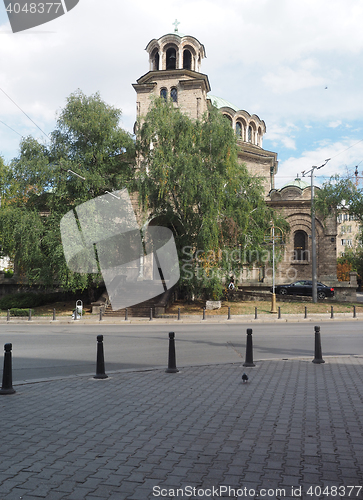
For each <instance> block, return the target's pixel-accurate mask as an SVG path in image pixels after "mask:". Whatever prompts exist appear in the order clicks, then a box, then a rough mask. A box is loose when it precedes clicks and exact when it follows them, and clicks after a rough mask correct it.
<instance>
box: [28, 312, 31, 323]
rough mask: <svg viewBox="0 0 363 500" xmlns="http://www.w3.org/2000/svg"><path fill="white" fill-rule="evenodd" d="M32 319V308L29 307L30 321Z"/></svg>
mask: <svg viewBox="0 0 363 500" xmlns="http://www.w3.org/2000/svg"><path fill="white" fill-rule="evenodd" d="M31 320H32V310H31V309H29V317H28V321H31Z"/></svg>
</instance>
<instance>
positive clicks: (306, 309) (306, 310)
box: [304, 306, 308, 319]
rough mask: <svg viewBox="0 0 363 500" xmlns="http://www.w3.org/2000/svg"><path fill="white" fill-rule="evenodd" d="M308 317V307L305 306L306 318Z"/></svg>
mask: <svg viewBox="0 0 363 500" xmlns="http://www.w3.org/2000/svg"><path fill="white" fill-rule="evenodd" d="M307 317H308V308H307V307H306V306H305V315H304V318H305V319H306V318H307Z"/></svg>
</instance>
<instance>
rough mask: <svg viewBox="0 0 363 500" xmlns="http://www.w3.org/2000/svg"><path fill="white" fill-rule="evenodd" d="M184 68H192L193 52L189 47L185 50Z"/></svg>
mask: <svg viewBox="0 0 363 500" xmlns="http://www.w3.org/2000/svg"><path fill="white" fill-rule="evenodd" d="M183 68H184V69H192V54H191V53H190V50H188V49H185V50H184V52H183Z"/></svg>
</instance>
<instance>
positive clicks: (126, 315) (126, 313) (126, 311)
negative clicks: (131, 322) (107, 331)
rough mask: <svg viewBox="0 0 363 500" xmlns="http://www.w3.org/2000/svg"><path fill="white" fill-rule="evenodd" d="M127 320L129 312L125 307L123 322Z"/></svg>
mask: <svg viewBox="0 0 363 500" xmlns="http://www.w3.org/2000/svg"><path fill="white" fill-rule="evenodd" d="M128 319H129V311H128V310H127V307H126V308H125V321H127V320H128Z"/></svg>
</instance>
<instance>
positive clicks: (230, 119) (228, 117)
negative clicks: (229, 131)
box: [223, 114, 233, 127]
mask: <svg viewBox="0 0 363 500" xmlns="http://www.w3.org/2000/svg"><path fill="white" fill-rule="evenodd" d="M223 116H224V117H225V118H226V119H227V120H228V122H229V124H230V125H231V127H232V126H233V124H232V118H231V117H230V116H229V115H225V114H223Z"/></svg>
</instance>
